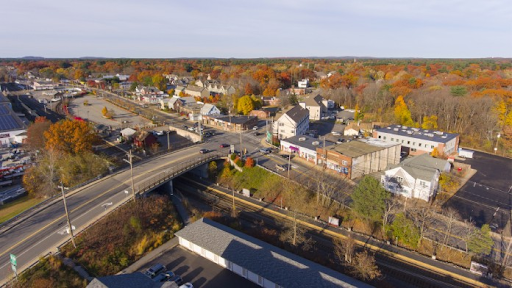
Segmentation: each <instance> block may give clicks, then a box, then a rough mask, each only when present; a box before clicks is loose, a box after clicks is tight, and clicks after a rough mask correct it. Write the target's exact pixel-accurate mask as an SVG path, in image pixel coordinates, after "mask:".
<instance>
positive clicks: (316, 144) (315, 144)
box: [311, 141, 320, 146]
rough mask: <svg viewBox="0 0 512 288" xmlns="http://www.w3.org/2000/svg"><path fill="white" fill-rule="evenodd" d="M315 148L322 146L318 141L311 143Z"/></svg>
mask: <svg viewBox="0 0 512 288" xmlns="http://www.w3.org/2000/svg"><path fill="white" fill-rule="evenodd" d="M311 144H312V145H313V146H318V145H319V144H320V142H318V141H313V143H311Z"/></svg>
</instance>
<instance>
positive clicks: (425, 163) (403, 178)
mask: <svg viewBox="0 0 512 288" xmlns="http://www.w3.org/2000/svg"><path fill="white" fill-rule="evenodd" d="M450 167H451V166H450V163H449V162H448V161H446V160H444V159H440V158H434V157H432V156H430V155H429V154H427V153H424V154H421V155H418V156H415V157H410V158H407V159H405V160H404V161H402V162H401V163H400V164H398V165H396V166H394V167H392V168H390V169H388V170H386V171H385V172H384V175H382V176H381V183H382V185H383V186H384V188H385V189H386V190H387V191H389V192H391V193H393V194H397V195H401V196H404V197H407V198H417V199H421V200H424V201H430V200H431V199H432V198H433V197H434V196H435V195H436V193H437V190H438V188H439V176H440V175H441V173H442V172H449V171H450Z"/></svg>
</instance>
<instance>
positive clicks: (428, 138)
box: [373, 125, 459, 155]
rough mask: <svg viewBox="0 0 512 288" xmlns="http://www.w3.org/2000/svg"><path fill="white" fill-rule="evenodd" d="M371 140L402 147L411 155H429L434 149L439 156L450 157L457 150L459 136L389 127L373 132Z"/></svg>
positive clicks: (402, 127)
mask: <svg viewBox="0 0 512 288" xmlns="http://www.w3.org/2000/svg"><path fill="white" fill-rule="evenodd" d="M373 138H378V139H382V140H386V141H391V142H395V143H398V144H400V145H402V150H404V151H406V152H408V153H409V154H411V155H419V154H423V153H431V152H432V151H433V150H434V148H436V149H437V152H438V153H439V154H440V155H450V154H453V153H456V152H457V149H458V148H459V134H454V133H446V132H441V131H435V130H426V129H420V128H411V127H407V126H402V125H390V126H388V127H384V128H381V129H377V130H374V131H373Z"/></svg>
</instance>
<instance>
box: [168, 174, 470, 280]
mask: <svg viewBox="0 0 512 288" xmlns="http://www.w3.org/2000/svg"><path fill="white" fill-rule="evenodd" d="M182 181H184V182H186V183H187V184H186V185H182V184H180V182H182ZM175 187H177V188H179V190H181V191H184V192H185V193H187V195H190V196H192V197H194V198H196V199H198V200H200V201H206V202H207V203H208V205H209V206H210V207H212V209H213V210H214V211H218V212H221V213H225V214H230V213H231V211H232V207H233V206H232V201H233V200H232V196H231V195H228V194H224V193H215V192H214V191H213V190H211V189H210V190H208V189H207V190H206V191H209V192H205V191H204V187H202V186H201V185H198V184H197V183H195V182H193V181H190V180H188V179H186V178H183V177H182V178H180V180H179V181H176V183H175ZM235 206H236V210H237V214H238V219H239V220H241V221H243V222H245V225H254V223H255V222H259V221H264V223H265V227H267V228H272V229H276V230H277V231H279V230H281V229H282V221H283V219H282V218H280V219H278V217H276V215H275V214H274V213H268V212H267V211H266V210H265V209H262V208H261V207H256V206H255V205H253V204H247V203H245V201H244V202H243V201H239V200H238V199H237V200H236V204H235ZM288 221H289V220H288ZM303 228H306V230H307V234H308V235H309V236H311V237H312V238H313V240H314V241H315V248H316V251H315V253H317V252H320V253H322V254H323V255H324V256H325V257H330V258H331V259H332V257H334V255H333V253H332V251H334V245H333V240H334V239H335V238H336V237H335V236H332V235H330V234H327V233H318V231H316V230H312V229H310V228H309V227H306V226H303ZM359 249H362V247H360V248H359ZM375 258H376V261H377V265H378V266H379V268H380V269H381V271H382V272H383V274H384V275H386V276H385V277H386V278H388V279H385V280H388V281H387V282H389V283H395V284H396V285H398V286H402V285H400V284H397V283H400V282H403V283H406V284H408V285H410V286H411V287H478V286H475V285H471V284H468V283H465V282H462V281H459V280H458V279H455V278H453V277H449V276H447V275H445V274H441V273H438V272H436V271H431V270H427V269H425V268H424V267H420V266H416V265H414V264H411V263H408V262H404V261H401V260H399V259H396V258H392V257H389V255H387V254H384V253H378V252H377V253H375Z"/></svg>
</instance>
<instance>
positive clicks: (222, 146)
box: [220, 143, 229, 148]
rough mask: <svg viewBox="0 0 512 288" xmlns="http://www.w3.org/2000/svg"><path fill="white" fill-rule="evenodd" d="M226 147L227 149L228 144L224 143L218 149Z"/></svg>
mask: <svg viewBox="0 0 512 288" xmlns="http://www.w3.org/2000/svg"><path fill="white" fill-rule="evenodd" d="M226 147H229V144H225V143H223V144H220V148H226Z"/></svg>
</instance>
